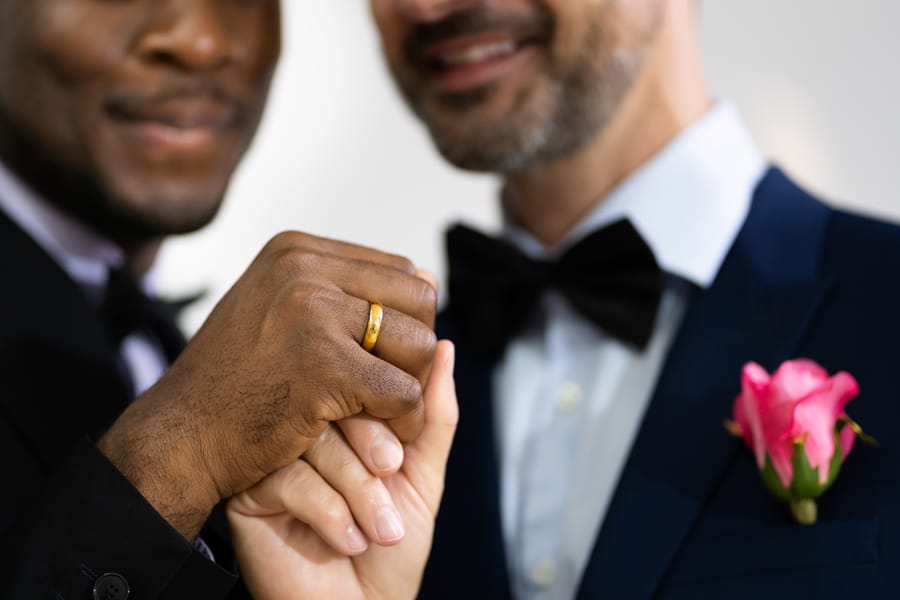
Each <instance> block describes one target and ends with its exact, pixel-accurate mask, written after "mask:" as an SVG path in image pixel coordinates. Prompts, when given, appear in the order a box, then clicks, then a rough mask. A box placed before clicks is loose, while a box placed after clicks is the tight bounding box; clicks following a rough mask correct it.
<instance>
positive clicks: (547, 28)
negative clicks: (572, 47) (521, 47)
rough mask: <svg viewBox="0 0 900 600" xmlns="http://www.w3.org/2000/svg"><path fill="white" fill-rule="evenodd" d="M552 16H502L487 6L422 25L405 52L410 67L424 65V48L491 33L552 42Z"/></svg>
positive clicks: (544, 12)
mask: <svg viewBox="0 0 900 600" xmlns="http://www.w3.org/2000/svg"><path fill="white" fill-rule="evenodd" d="M554 25H555V23H554V20H553V16H552V15H551V14H550V13H549V12H548V11H546V10H539V11H537V12H535V13H533V14H528V15H523V14H520V13H516V14H512V13H501V12H497V11H494V10H488V9H487V8H484V7H479V8H473V9H471V10H467V11H463V12H459V13H456V14H454V15H451V16H449V17H447V18H446V19H444V20H443V21H439V22H437V23H420V24H418V25H417V26H416V27H415V28H414V29H413V31H412V32H411V33H410V34H409V37H408V38H407V40H406V43H405V44H404V52H405V55H406V59H407V61H409V63H410V64H414V65H415V64H420V63H422V60H423V59H422V57H423V55H424V52H425V49H426V48H428V47H429V46H431V45H433V44H436V43H438V42H443V41H444V40H448V39H452V38H455V37H460V36H462V35H473V34H479V33H486V32H492V31H504V32H510V33H512V34H513V35H514V36H515V37H518V38H520V39H528V40H529V41H532V40H549V39H550V38H552V37H553V31H554Z"/></svg>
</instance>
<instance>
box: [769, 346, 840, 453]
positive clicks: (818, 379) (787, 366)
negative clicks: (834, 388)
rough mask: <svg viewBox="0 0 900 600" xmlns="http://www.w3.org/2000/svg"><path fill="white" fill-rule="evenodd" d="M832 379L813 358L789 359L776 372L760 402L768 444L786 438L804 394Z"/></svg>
mask: <svg viewBox="0 0 900 600" xmlns="http://www.w3.org/2000/svg"><path fill="white" fill-rule="evenodd" d="M826 381H828V372H827V371H825V370H824V369H823V368H822V367H820V366H819V365H817V364H816V363H814V362H813V361H810V360H805V359H800V360H789V361H786V362H784V363H782V365H781V366H780V367H778V370H777V371H775V374H774V375H772V379H771V383H770V385H769V390H768V393H767V394H766V395H765V397H764V400H763V401H762V402H761V403H760V416H761V419H762V428H763V432H764V435H765V439H766V443H767V444H775V443H776V442H778V441H779V440H781V439H783V437H784V435H785V434H786V432H787V431H788V430H789V429H790V427H791V422H792V421H793V418H794V408H795V407H796V405H797V403H798V402H800V401H801V400H802V399H803V398H804V397H806V396H807V395H809V394H810V393H812V392H813V391H815V390H817V389H819V387H820V386H821V385H823V384H824V383H825V382H826Z"/></svg>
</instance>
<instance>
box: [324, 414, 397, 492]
mask: <svg viewBox="0 0 900 600" xmlns="http://www.w3.org/2000/svg"><path fill="white" fill-rule="evenodd" d="M337 425H338V427H340V429H341V431H342V432H343V434H344V437H345V438H346V439H347V442H348V443H349V444H350V447H351V448H353V451H354V452H356V455H357V456H358V457H359V458H360V459H361V460H362V461H363V463H364V464H365V465H366V468H368V469H369V472H370V473H372V475H375V476H376V477H387V476H388V475H393V474H394V473H396V472H397V469H399V468H400V466H401V465H402V464H403V446H402V445H401V444H400V440H398V439H397V436H396V435H394V432H393V431H391V429H390V428H389V427H388V426H387V424H386V423H385V422H384V421H382V420H381V419H376V418H375V417H372V416H369V415H367V414H359V415H354V416H352V417H348V418H346V419H344V420H343V421H338V423H337Z"/></svg>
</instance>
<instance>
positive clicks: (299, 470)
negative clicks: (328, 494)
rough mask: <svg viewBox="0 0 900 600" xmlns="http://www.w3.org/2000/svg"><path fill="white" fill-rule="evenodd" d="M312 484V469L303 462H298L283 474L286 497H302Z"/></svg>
mask: <svg viewBox="0 0 900 600" xmlns="http://www.w3.org/2000/svg"><path fill="white" fill-rule="evenodd" d="M312 483H313V481H312V468H311V467H309V466H308V465H307V464H306V463H305V462H302V461H298V462H297V463H296V465H294V466H292V467H290V468H289V469H287V470H286V472H285V473H284V489H285V492H286V495H288V496H295V497H302V496H303V495H305V494H307V493H308V490H309V488H310V486H311V484H312Z"/></svg>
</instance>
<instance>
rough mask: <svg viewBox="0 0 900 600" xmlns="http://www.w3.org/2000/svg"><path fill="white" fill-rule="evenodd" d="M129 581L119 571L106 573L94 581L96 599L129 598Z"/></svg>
mask: <svg viewBox="0 0 900 600" xmlns="http://www.w3.org/2000/svg"><path fill="white" fill-rule="evenodd" d="M128 595H129V589H128V581H126V579H125V578H124V577H122V576H121V575H119V574H118V573H104V574H103V575H101V576H100V577H98V578H97V581H95V582H94V600H128Z"/></svg>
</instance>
